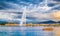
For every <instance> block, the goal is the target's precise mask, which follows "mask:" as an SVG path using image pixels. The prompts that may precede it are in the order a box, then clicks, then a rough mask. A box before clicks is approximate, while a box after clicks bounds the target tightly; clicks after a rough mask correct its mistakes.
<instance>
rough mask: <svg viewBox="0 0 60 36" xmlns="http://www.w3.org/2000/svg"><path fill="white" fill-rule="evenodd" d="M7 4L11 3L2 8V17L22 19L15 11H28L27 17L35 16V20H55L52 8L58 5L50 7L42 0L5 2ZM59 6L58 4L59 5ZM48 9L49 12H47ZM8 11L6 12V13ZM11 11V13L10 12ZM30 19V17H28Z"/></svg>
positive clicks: (0, 11)
mask: <svg viewBox="0 0 60 36" xmlns="http://www.w3.org/2000/svg"><path fill="white" fill-rule="evenodd" d="M5 3H6V5H9V6H8V7H10V8H6V9H5V10H3V9H2V10H0V18H2V19H9V20H13V19H15V20H20V19H19V18H15V17H16V16H19V15H18V14H15V13H13V12H17V13H18V12H22V13H23V12H26V13H25V14H26V17H33V18H36V19H35V21H48V20H55V19H54V18H52V17H51V16H50V15H51V13H52V12H51V11H52V10H51V9H52V8H55V7H56V6H53V7H49V6H46V4H44V2H40V3H38V4H33V3H28V2H19V3H20V4H18V3H13V2H5ZM57 7H58V6H57ZM47 11H48V13H46V12H47ZM5 12H6V13H5ZM10 12H11V13H10ZM27 20H28V21H30V19H27ZM31 21H33V20H31Z"/></svg>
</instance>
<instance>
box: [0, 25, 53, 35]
mask: <svg viewBox="0 0 60 36" xmlns="http://www.w3.org/2000/svg"><path fill="white" fill-rule="evenodd" d="M43 28H44V27H42V26H40V27H0V36H54V32H53V31H43V30H42V29H43Z"/></svg>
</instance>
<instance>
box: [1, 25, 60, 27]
mask: <svg viewBox="0 0 60 36" xmlns="http://www.w3.org/2000/svg"><path fill="white" fill-rule="evenodd" d="M0 26H57V27H58V26H60V24H22V25H19V24H5V25H0Z"/></svg>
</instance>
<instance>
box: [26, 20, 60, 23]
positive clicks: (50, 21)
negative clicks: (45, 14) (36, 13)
mask: <svg viewBox="0 0 60 36" xmlns="http://www.w3.org/2000/svg"><path fill="white" fill-rule="evenodd" d="M28 23H32V24H54V23H60V21H58V22H55V21H52V20H49V21H43V22H34V21H33V22H27V24H28Z"/></svg>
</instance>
